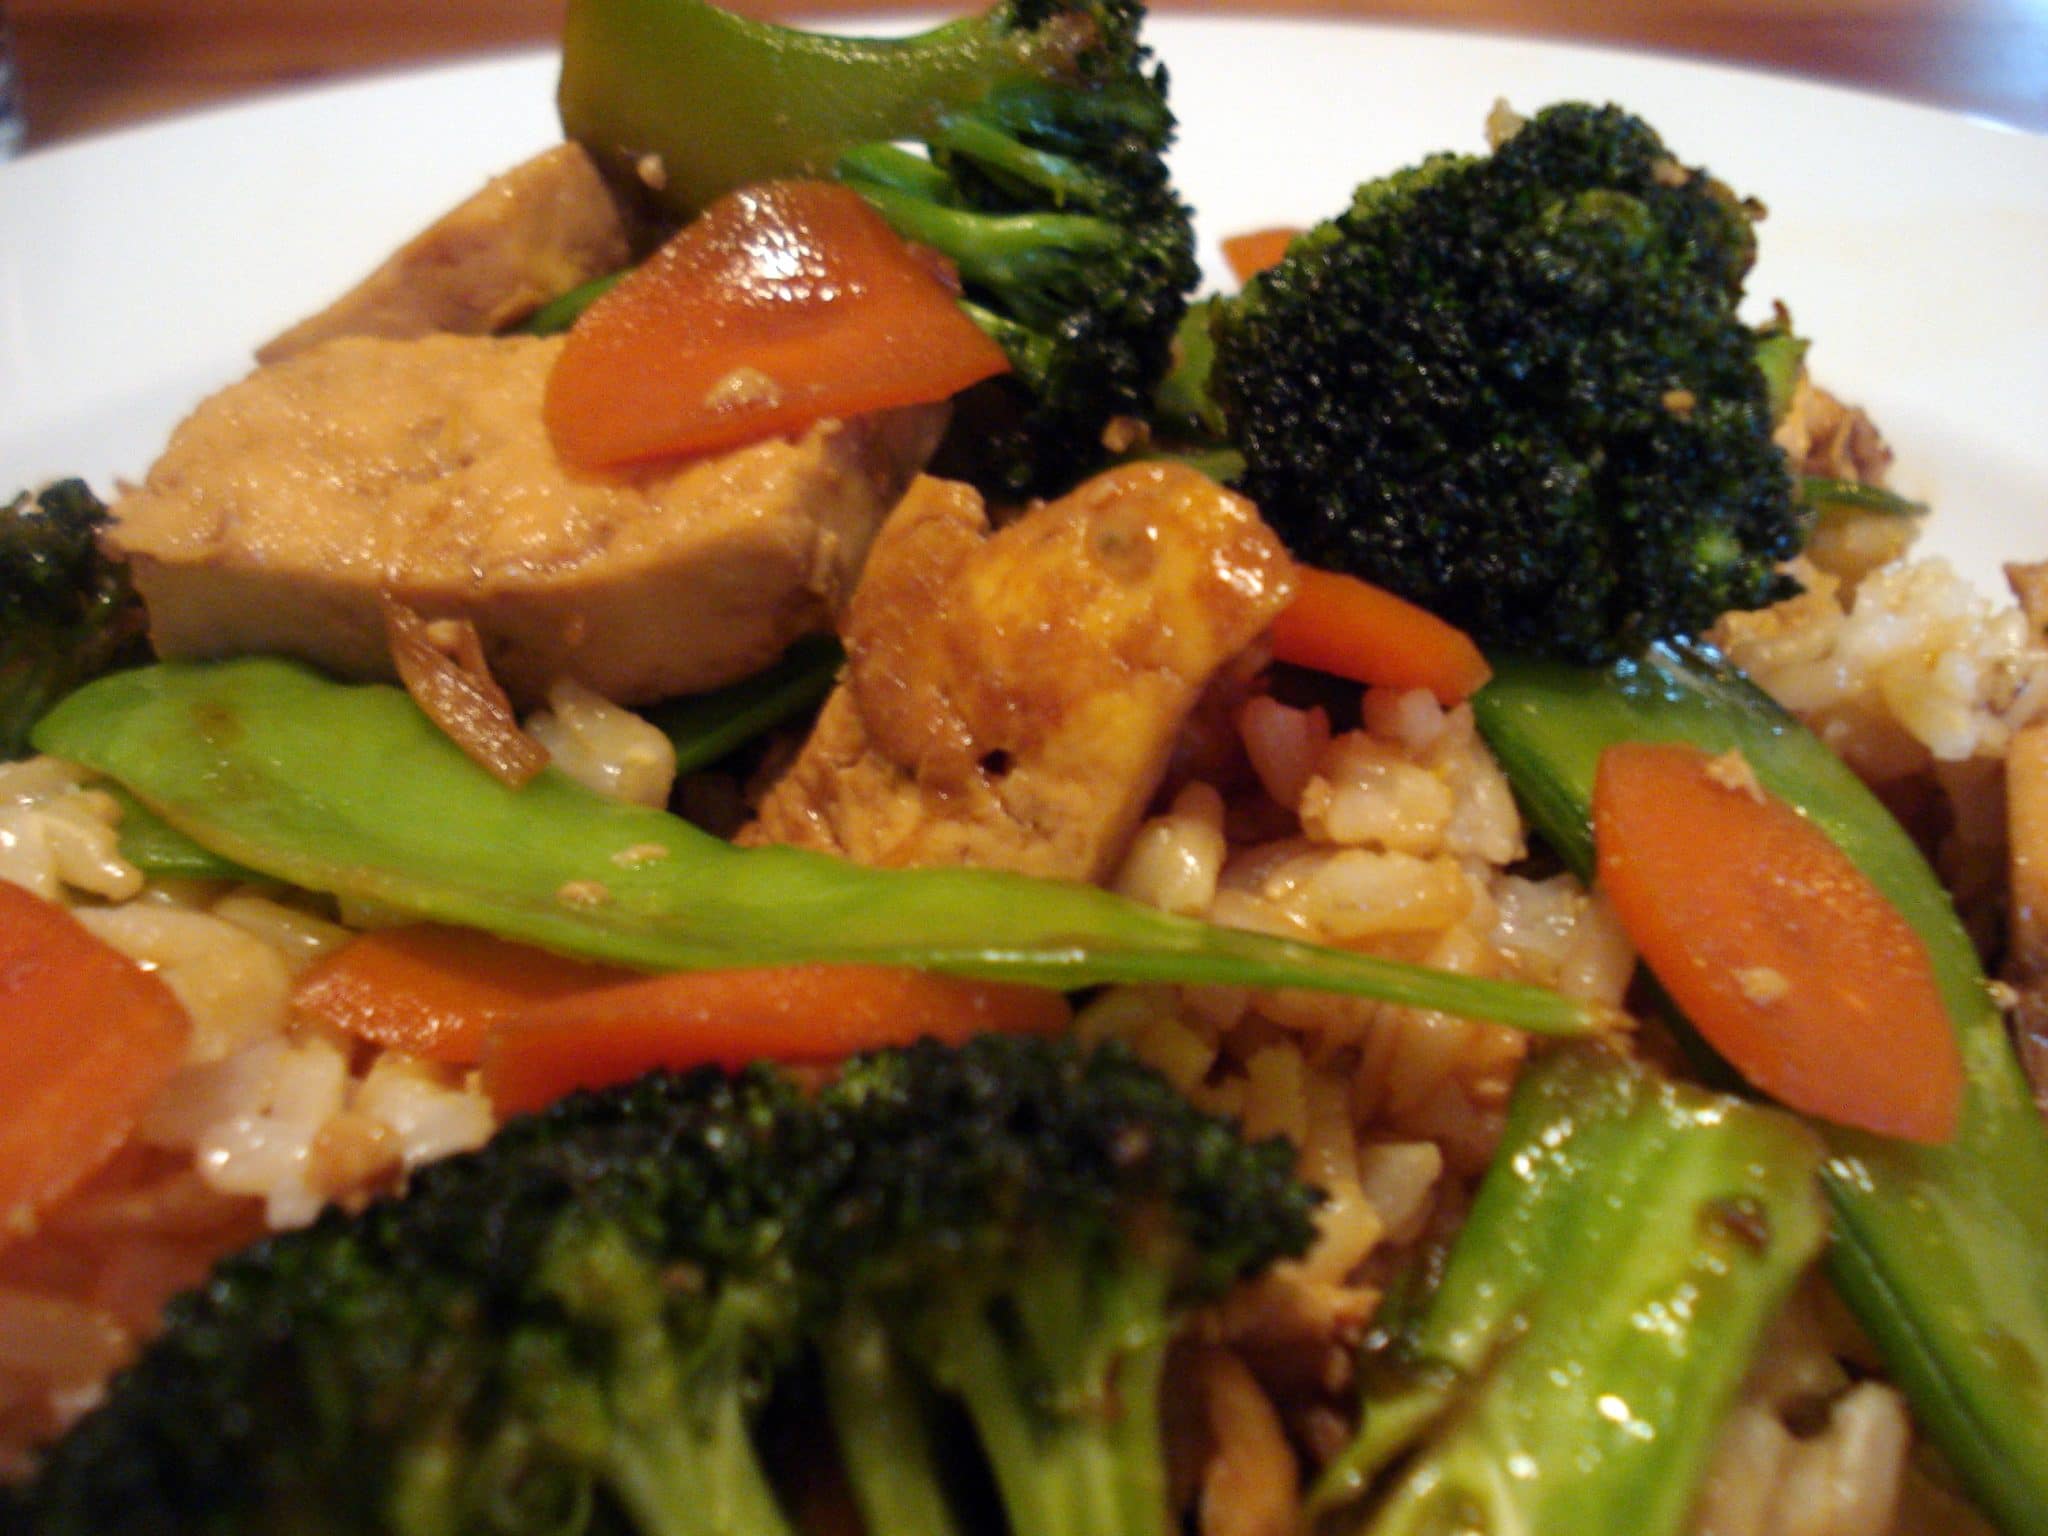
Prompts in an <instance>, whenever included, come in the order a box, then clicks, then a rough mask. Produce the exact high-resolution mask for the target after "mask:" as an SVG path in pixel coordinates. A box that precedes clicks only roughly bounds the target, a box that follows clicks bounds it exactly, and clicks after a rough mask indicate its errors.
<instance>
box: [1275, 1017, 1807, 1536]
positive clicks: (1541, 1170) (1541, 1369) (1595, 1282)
mask: <svg viewBox="0 0 2048 1536" xmlns="http://www.w3.org/2000/svg"><path fill="white" fill-rule="evenodd" d="M1819 1161H1820V1148H1819V1146H1818V1144H1817V1143H1816V1142H1815V1140H1814V1138H1813V1137H1812V1136H1811V1135H1809V1134H1808V1133H1807V1132H1806V1131H1805V1130H1803V1129H1802V1128H1801V1127H1800V1126H1799V1125H1798V1124H1797V1123H1796V1122H1795V1121H1793V1120H1792V1119H1791V1118H1789V1117H1788V1116H1784V1115H1781V1114H1778V1113H1776V1112H1774V1111H1770V1110H1762V1109H1755V1108H1751V1107H1747V1106H1744V1105H1741V1104H1738V1103H1736V1102H1735V1101H1733V1100H1730V1099H1727V1098H1724V1097H1721V1096H1719V1095H1716V1094H1711V1093H1708V1092H1706V1091H1704V1090H1701V1089H1698V1088H1692V1087H1681V1086H1676V1085H1673V1084H1670V1083H1666V1082H1662V1081H1660V1080H1658V1079H1657V1078H1656V1077H1654V1076H1653V1075H1652V1074H1651V1072H1650V1071H1649V1070H1648V1069H1647V1068H1644V1067H1641V1066H1638V1065H1634V1064H1631V1063H1628V1062H1625V1061H1623V1060H1622V1059H1621V1058H1619V1057H1615V1056H1610V1055H1608V1054H1606V1053H1604V1052H1600V1051H1594V1050H1583V1051H1582V1050H1561V1051H1558V1052H1556V1053H1554V1054H1552V1055H1549V1056H1547V1057H1544V1058H1543V1059H1541V1060H1539V1061H1538V1062H1536V1063H1535V1064H1534V1065H1532V1066H1531V1067H1530V1069H1529V1070H1528V1071H1527V1072H1526V1073H1525V1074H1524V1075H1523V1079H1522V1081H1521V1083H1520V1084H1519V1085H1518V1087H1517V1088H1516V1092H1515V1098H1514V1101H1513V1103H1512V1104H1511V1105H1510V1108H1509V1112H1508V1123H1507V1129H1506V1132H1505V1134H1504V1136H1503V1139H1502V1142H1501V1147H1500V1150H1499V1152H1498V1154H1497V1155H1496V1156H1495V1158H1494V1161H1493V1166H1492V1168H1491V1169H1490V1170H1489V1172H1488V1173H1487V1176H1486V1180H1485V1182H1484V1183H1483V1184H1482V1185H1481V1186H1480V1191H1479V1196H1478V1199H1477V1201H1476V1202H1475V1203H1474V1205H1473V1207H1472V1212H1471V1215H1470V1216H1469V1218H1468V1219H1467V1221H1466V1223H1465V1225H1464V1226H1463V1228H1461V1229H1460V1231H1459V1233H1458V1237H1457V1240H1456V1242H1455V1244H1454V1245H1453V1247H1452V1249H1451V1252H1450V1258H1449V1261H1448V1263H1447V1264H1446V1266H1445V1268H1444V1271H1443V1277H1442V1279H1441V1281H1440V1282H1439V1283H1438V1284H1437V1285H1436V1287H1435V1289H1434V1292H1433V1293H1432V1294H1431V1295H1430V1296H1429V1298H1428V1301H1427V1303H1426V1305H1424V1306H1422V1307H1421V1308H1420V1309H1419V1310H1418V1311H1417V1312H1416V1313H1415V1315H1413V1316H1412V1317H1410V1318H1408V1319H1406V1320H1405V1321H1403V1322H1400V1323H1397V1324H1396V1327H1395V1331H1394V1336H1393V1338H1392V1341H1391V1342H1390V1344H1389V1345H1387V1346H1386V1347H1385V1349H1384V1350H1383V1351H1382V1352H1381V1353H1380V1354H1379V1355H1378V1356H1376V1357H1373V1358H1370V1359H1369V1361H1368V1364H1367V1369H1366V1381H1365V1391H1364V1417H1363V1422H1362V1425H1361V1429H1360V1432H1359V1436H1358V1438H1357V1440H1356V1441H1355V1442H1354V1443H1353V1445H1352V1446H1351V1448H1350V1449H1349V1451H1347V1452H1346V1453H1345V1454H1344V1455H1343V1456H1341V1457H1340V1458H1339V1459H1338V1460H1337V1461H1336V1462H1334V1463H1333V1464H1332V1465H1331V1467H1330V1468H1329V1469H1328V1470H1327V1471H1326V1473H1325V1474H1324V1477H1323V1480H1322V1482H1321V1484H1320V1485H1319V1486H1318V1488H1317V1489H1316V1490H1315V1493H1314V1496H1313V1498H1312V1500H1311V1511H1312V1513H1313V1514H1315V1515H1317V1516H1320V1517H1321V1518H1320V1519H1319V1520H1318V1522H1317V1526H1316V1528H1317V1529H1319V1530H1322V1531H1325V1532H1331V1533H1334V1532H1359V1533H1369V1536H1438V1533H1448V1532H1453V1531H1456V1532H1466V1531H1470V1532H1488V1533H1507V1532H1515V1531H1527V1532H1544V1533H1548V1532H1571V1533H1574V1536H1599V1533H1602V1532H1613V1533H1622V1532H1626V1533H1627V1536H1672V1533H1676V1532H1679V1531H1682V1530H1684V1529H1685V1528H1686V1517H1687V1515H1688V1514H1689V1512H1690V1510H1691V1506H1692V1502H1693V1499H1694V1496H1695V1494H1696V1491H1697V1488H1698V1484H1699V1481H1700V1478H1701V1476H1702V1474H1703V1473H1704V1472H1705V1470H1706V1467H1707V1463H1708V1460H1709V1458H1710V1457H1711V1455H1712V1453H1713V1450H1714V1445H1715V1442H1716V1438H1717V1436H1718V1434H1719V1431H1720V1428H1721V1423H1722V1420H1723V1419H1724V1418H1725V1416H1726V1414H1727V1411H1728V1409H1729V1407H1730V1405H1731V1404H1732V1402H1733V1399H1734V1396H1735V1392H1736V1389H1737V1387H1738V1386H1739V1385H1740V1384H1741V1381H1742V1378H1743V1376H1744V1374H1745V1373H1746V1371H1747V1370H1748V1368H1749V1365H1750V1361H1751V1359H1752V1357H1753V1356H1754V1354H1755V1352H1756V1348H1757V1344H1758V1341H1759V1339H1760V1338H1761V1337H1762V1334H1763V1330H1764V1328H1765V1327H1766V1326H1767V1325H1768V1323H1769V1322H1770V1320H1771V1319H1772V1317H1774V1316H1775V1315H1776V1313H1777V1310H1778V1308H1779V1306H1780V1305H1781V1304H1782V1303H1783V1301H1784V1299H1785V1297H1786V1295H1787V1294H1788V1293H1789V1292H1790V1291H1791V1289H1792V1285H1793V1283H1794V1281H1796V1280H1797V1279H1798V1277H1799V1275H1800V1273H1801V1272H1802V1271H1803V1270H1804V1269H1805V1268H1806V1266H1807V1265H1808V1264H1809V1263H1810V1262H1811V1261H1812V1259H1813V1257H1814V1255H1815V1254H1816V1253H1818V1252H1819V1250H1820V1245H1821V1241H1822V1238H1823V1235H1824V1233H1825V1228H1826V1223H1825V1213H1824V1211H1823V1208H1822V1204H1821V1200H1820V1197H1819V1193H1818V1190H1817V1188H1816V1185H1815V1183H1814V1173H1815V1171H1816V1168H1817V1166H1818V1164H1819Z"/></svg>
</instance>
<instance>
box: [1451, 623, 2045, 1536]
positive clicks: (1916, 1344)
mask: <svg viewBox="0 0 2048 1536" xmlns="http://www.w3.org/2000/svg"><path fill="white" fill-rule="evenodd" d="M1474 708H1475V710H1476V712H1477V714H1478V717H1479V724H1480V729H1481V730H1482V731H1483V732H1484V733H1485V735H1486V738H1487V740H1488V741H1489V742H1490V743H1491V744H1492V746H1493V749H1494V751H1495V752H1496V753H1497V754H1498V755H1499V757H1500V759H1501V762H1502V765H1503V766H1504V767H1505V768H1506V770H1507V773H1508V777H1509V779H1510V780H1511V781H1512V782H1513V784H1514V786H1515V791H1516V794H1517V795H1518V796H1519V797H1520V798H1521V800H1522V802H1523V804H1524V806H1525V808H1526V809H1527V810H1528V812H1529V815H1530V817H1531V819H1532V820H1533V821H1534V822H1535V823H1536V825H1537V826H1538V827H1539V828H1540V829H1541V831H1542V833H1543V835H1544V837H1545V838H1546V839H1547V840H1548V841H1549V842H1550V844H1551V846H1552V847H1554V848H1555V849H1556V850H1557V852H1558V853H1559V854H1560V855H1561V856H1562V857H1563V858H1564V860H1565V862H1566V863H1567V864H1569V865H1570V866H1571V867H1572V868H1573V869H1575V870H1577V871H1578V872H1579V873H1580V874H1581V875H1587V874H1589V872H1590V870H1591V869H1592V865H1593V840H1592V829H1591V823H1590V807H1591V803H1592V793H1593V774H1594V769H1595V767H1596V765H1597V764H1598V762H1599V758H1600V753H1601V751H1602V750H1603V749H1604V748H1605V747H1606V746H1608V745H1609V744H1610V743H1613V742H1616V741H1625V740H1650V741H1688V742H1692V743H1693V744H1695V745H1697V746H1700V747H1702V748H1704V749H1706V750H1707V751H1710V752H1725V751H1729V750H1739V751H1740V752H1741V753H1742V755H1743V756H1744V758H1745V759H1747V761H1748V763H1749V765H1750V767H1751V768H1752V769H1753V770H1754V771H1755V773H1756V776H1757V779H1758V780H1759V781H1760V782H1761V783H1762V784H1763V785H1764V787H1765V788H1766V789H1768V790H1770V791H1771V793H1773V794H1774V795H1777V796H1778V797H1779V798H1781V799H1783V800H1786V801H1788V802H1789V803H1791V804H1792V805H1794V806H1796V807H1798V808H1799V809H1800V810H1801V811H1803V812H1804V813H1805V814H1806V815H1807V816H1808V817H1810V818H1811V819H1812V821H1813V822H1814V824H1815V825H1816V826H1818V827H1819V828H1820V829H1821V830H1822V831H1824V832H1826V833H1827V834H1828V836H1830V837H1831V838H1833V839H1834V841H1835V842H1836V843H1837V844H1838V845H1840V847H1841V848H1842V850H1843V851H1844V852H1846V853H1847V854H1848V855H1849V857H1850V858H1851V859H1852V860H1854V861H1855V863H1856V865H1857V866H1858V868H1860V869H1861V870H1862V872H1863V873H1864V874H1865V875H1866V876H1867V877H1868V878H1869V879H1870V880H1871V882H1872V883H1873V884H1874V885H1876V886H1877V888H1878V889H1879V890H1880V891H1882V892H1883V893H1884V895H1885V896H1886V897H1887V898H1888V899H1889V900H1890V901H1891V902H1892V903H1893V904H1894V905H1895V906H1896V907H1897V908H1898V910H1899V911H1900V912H1901V913H1902V914H1903V915H1904V916H1905V918H1906V920H1907V922H1909V923H1910V924H1911V925H1912V926H1913V928H1914V930H1915V931H1916V932H1917V933H1918V934H1919V935H1920V937H1921V939H1922V940H1923V941H1924V942H1925V943H1926V945H1927V949H1928V953H1929V956H1930V957H1931V959H1932V961H1933V965H1934V970H1935V975H1936V978H1937V980H1938V982H1939V984H1940V988H1941V994H1942V999H1943V1002H1944V1003H1945V1005H1946V1007H1947V1011H1948V1014H1949V1018H1950V1019H1951V1021H1952V1022H1953V1024H1954V1027H1955V1031H1956V1039H1957V1042H1958V1044H1959V1046H1960V1048H1961V1051H1962V1056H1963V1063H1964V1070H1965V1073H1966V1076H1967V1086H1966V1089H1965V1095H1964V1101H1963V1111H1962V1121H1961V1128H1960V1130H1959V1131H1958V1133H1957V1135H1956V1137H1955V1139H1954V1140H1953V1141H1951V1142H1950V1143H1948V1144H1947V1145H1944V1146H1933V1147H1927V1146H1915V1145H1912V1144H1909V1143H1906V1142H1898V1141H1891V1140H1887V1139H1885V1138H1883V1137H1879V1136H1874V1135H1869V1134H1867V1133H1863V1132H1859V1131H1854V1130H1850V1129H1846V1128H1844V1127H1840V1126H1832V1125H1823V1124H1819V1123H1816V1129H1817V1130H1819V1131H1820V1133H1821V1135H1822V1137H1823V1139H1824V1140H1825V1142H1826V1144H1827V1147H1828V1158H1827V1161H1826V1163H1825V1165H1824V1168H1823V1180H1824V1183H1825V1186H1826V1189H1827V1192H1828V1196H1829V1199H1830V1202H1831V1204H1832V1206H1833V1209H1834V1241H1833V1244H1832V1246H1831V1247H1830V1249H1829V1265H1830V1268H1831V1270H1832V1273H1833V1275H1834V1279H1835V1282H1836V1285H1837V1287H1838V1288H1839V1289H1840V1291H1841V1293H1842V1295H1843V1297H1844V1299H1845V1300H1846V1301H1847V1302H1848V1303H1849V1305H1850V1306H1851V1307H1852V1308H1853V1309H1854V1310H1855V1312H1856V1314H1857V1316H1858V1317H1859V1318H1860V1319H1861V1321H1862V1323H1863V1326H1864V1327H1865V1329H1866V1330H1867V1331H1868V1332H1869V1334H1870V1336H1871V1338H1872V1339H1873V1340H1874V1341H1875V1342H1876V1344H1877V1346H1878V1348H1879V1349H1880V1350H1881V1351H1882V1353H1883V1355H1884V1357H1885V1361H1886V1363H1887V1365H1888V1366H1889V1368H1890V1370H1891V1373H1892V1375H1893V1376H1894V1378H1895V1379H1896V1380H1897V1381H1898V1382H1899V1384H1900V1385H1901V1386H1902V1387H1903V1388H1904V1389H1905V1390H1906V1392H1907V1394H1908V1395H1909V1396H1910V1397H1911V1399H1912V1401H1913V1405H1914V1408H1915V1410H1916V1412H1917V1413H1918V1415H1919V1417H1920V1421H1921V1422H1922V1424H1924V1425H1925V1426H1926V1428H1927V1430H1928V1433H1929V1434H1930V1435H1931V1436H1933V1438H1934V1439H1935V1441H1936V1442H1937V1443H1938V1444H1939V1445H1940V1446H1941V1448H1942V1450H1943V1451H1944V1452H1945V1453H1946V1454H1947V1456H1948V1458H1949V1460H1950V1462H1951V1463H1952V1464H1953V1465H1954V1467H1955V1470H1956V1472H1957V1474H1958V1475H1959V1476H1960V1477H1961V1479H1962V1480H1963V1482H1964V1483H1965V1484H1966V1485H1967V1487H1968V1488H1969V1489H1970V1491H1971V1493H1972V1494H1973V1496H1974V1497H1975V1498H1976V1499H1977V1501H1978V1502H1979V1504H1981V1505H1982V1506H1983V1508H1984V1509H1985V1510H1986V1512H1987V1513H1989V1514H1990V1515H1991V1517H1992V1519H1993V1520H1995V1521H1996V1522H1997V1523H1998V1525H1999V1528H2000V1529H2001V1530H2003V1531H2005V1532H2008V1533H2011V1536H2048V1127H2044V1124H2043V1121H2042V1118H2041V1115H2040V1113H2039V1111H2038V1110H2037V1109H2036V1108H2035V1105H2034V1102H2033V1098H2032V1095H2031V1094H2030V1093H2029V1091H2028V1088H2027V1082H2026V1078H2025V1076H2024V1074H2023V1073H2022V1072H2021V1070H2020V1067H2019V1064H2018V1062H2017V1060H2016V1059H2015V1057H2014V1055H2013V1052H2012V1048H2011V1043H2010V1040H2009V1038H2008V1036H2007V1034H2006V1031H2005V1027H2004V1022H2003V1020H2002V1019H2001V1018H2000V1016H1999V1013H1998V1009H1997V1006H1996V1004H1995V1002H1994V1001H1993V999H1992V996H1991V992H1990V989H1989V987H1988V986H1987V984H1986V982H1985V979H1984V975H1983V972H1982V969H1981V967H1980V966H1979V964H1978V960H1977V954H1976V951H1975V949H1974V947H1973V946H1972V945H1971V943H1970V940H1969V936H1968V935H1967V934H1966V933H1965V932H1964V930H1963V927H1962V925H1961V923H1960V922H1959V921H1958V920H1957V918H1956V914H1955V909H1954V907H1953V905H1952V904H1951V902H1950V900H1949V897H1948V894H1947V892H1946V891H1945V890H1943V889H1942V886H1941V883H1940V881H1939V880H1938V879H1937V878H1936V877H1935V875H1934V873H1933V871H1932V870H1930V869H1929V868H1928V867H1927V863H1926V861H1925V860H1924V859H1923V858H1921V856H1920V853H1919V850H1918V849H1917V848H1916V847H1915V846H1914V844H1913V841H1912V839H1911V838H1910V837H1908V836H1907V835H1906V833H1905V832H1904V830H1903V829H1901V828H1900V826H1899V825H1898V823H1897V822H1896V821H1895V820H1894V819H1893V818H1892V816H1891V815H1890V813H1889V812H1887V811H1886V810H1885V809H1884V807H1883V806H1882V805H1880V804H1879V803H1878V801H1877V799H1876V798H1875V797H1874V796H1873V795H1871V793H1870V792H1869V791H1868V790H1867V789H1866V788H1865V787H1864V786H1863V784H1862V783H1861V782H1860V781H1859V780H1858V779H1857V778H1856V776H1855V775H1854V774H1853V773H1852V772H1850V770H1849V769H1848V767H1847V766H1846V765H1845V764H1843V762H1842V761H1841V760H1840V759H1839V758H1837V757H1836V756H1835V755H1834V754H1833V753H1832V752H1830V751H1829V750H1828V749H1827V748H1826V747H1825V746H1824V745H1823V744H1822V743H1821V742H1820V741H1819V740H1818V739H1816V738H1815V737H1814V736H1813V735H1812V733H1811V732H1809V731H1807V730H1806V729H1805V728H1804V727H1803V726H1801V725H1800V724H1799V723H1798V722H1797V721H1796V720H1794V719H1793V718H1792V717H1791V716H1790V715H1788V714H1786V713H1785V711H1783V710H1782V709H1780V708H1779V707H1778V706H1777V705H1776V704H1775V703H1773V702H1772V701H1771V700H1770V699H1769V698H1767V697H1766V696H1765V695H1763V694H1762V693H1761V692H1759V691H1758V690H1757V689H1755V688H1754V687H1752V686H1751V685H1750V684H1749V683H1747V682H1746V681H1745V680H1743V679H1742V678H1741V677H1740V676H1739V675H1737V674H1736V673H1735V672H1734V671H1733V670H1732V669H1730V668H1727V667H1726V666H1725V665H1723V664H1721V663H1719V661H1718V659H1717V658H1715V657H1713V656H1711V655H1709V654H1705V653H1699V652H1680V651H1679V650H1676V649H1673V648H1659V649H1657V650H1654V651H1652V652H1651V653H1650V654H1649V655H1648V656H1647V657H1646V658H1645V659H1644V660H1642V661H1640V662H1629V663H1623V664H1620V665H1617V666H1615V667H1612V668H1609V669H1607V670H1605V671H1598V672H1592V671H1581V670H1577V669H1573V668H1569V667H1563V666H1557V665H1553V664H1549V663H1536V662H1522V661H1506V662H1502V661H1499V660H1498V659H1496V666H1495V673H1494V680H1493V681H1492V682H1491V683H1490V684H1488V685H1487V687H1486V688H1485V689H1483V690H1481V692H1480V694H1479V695H1478V696H1477V698H1476V699H1475V701H1474Z"/></svg>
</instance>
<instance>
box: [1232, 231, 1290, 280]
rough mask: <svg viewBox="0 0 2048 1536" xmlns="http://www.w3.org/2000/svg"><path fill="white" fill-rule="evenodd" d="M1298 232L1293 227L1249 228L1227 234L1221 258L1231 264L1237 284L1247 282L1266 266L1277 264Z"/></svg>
mask: <svg viewBox="0 0 2048 1536" xmlns="http://www.w3.org/2000/svg"><path fill="white" fill-rule="evenodd" d="M1300 233H1301V231H1300V230H1298V229H1295V228H1292V227H1284V228H1277V229H1249V230H1246V231H1245V232H1244V233H1243V234H1241V235H1228V236H1226V237H1225V238H1224V241H1223V259H1224V260H1225V261H1226V262H1228V263H1229V264H1230V270H1231V271H1232V272H1233V273H1235V274H1236V276H1237V280H1238V281H1239V282H1240V283H1248V282H1250V281H1251V280H1252V279H1253V278H1255V277H1257V276H1258V275H1259V274H1260V273H1261V272H1263V271H1265V270H1266V268H1268V267H1274V266H1278V265H1279V264H1280V258H1281V257H1283V256H1285V255H1286V254H1287V247H1288V245H1289V244H1290V243H1291V242H1292V241H1293V239H1294V237H1295V236H1296V235H1298V234H1300Z"/></svg>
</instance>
